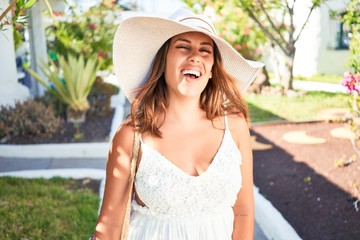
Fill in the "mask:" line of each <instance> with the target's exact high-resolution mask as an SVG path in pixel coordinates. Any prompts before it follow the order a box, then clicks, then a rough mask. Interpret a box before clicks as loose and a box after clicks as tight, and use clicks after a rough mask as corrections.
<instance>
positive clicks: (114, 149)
mask: <svg viewBox="0 0 360 240" xmlns="http://www.w3.org/2000/svg"><path fill="white" fill-rule="evenodd" d="M134 131H135V130H134V127H133V126H131V125H128V121H127V120H125V121H124V122H123V123H122V124H121V125H120V126H119V127H118V129H117V130H116V133H115V134H114V137H113V139H112V141H111V145H110V152H109V154H110V155H112V154H116V153H117V154H121V155H123V156H124V155H125V156H131V154H132V149H133V143H134ZM117 154H116V155H117Z"/></svg>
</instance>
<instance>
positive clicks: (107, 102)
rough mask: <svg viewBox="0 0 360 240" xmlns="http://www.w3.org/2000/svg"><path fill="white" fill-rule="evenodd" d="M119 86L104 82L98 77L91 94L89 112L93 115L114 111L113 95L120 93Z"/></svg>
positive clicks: (102, 114) (103, 114) (104, 114)
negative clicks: (112, 104) (112, 105)
mask: <svg viewBox="0 0 360 240" xmlns="http://www.w3.org/2000/svg"><path fill="white" fill-rule="evenodd" d="M118 92H119V88H118V87H116V86H114V85H112V84H110V83H106V82H104V80H103V79H102V78H101V77H97V78H96V80H95V83H94V86H93V88H92V89H91V92H90V94H89V97H88V99H89V102H90V109H89V111H88V114H91V115H93V116H106V115H108V114H110V113H111V112H112V108H111V96H113V95H115V94H118Z"/></svg>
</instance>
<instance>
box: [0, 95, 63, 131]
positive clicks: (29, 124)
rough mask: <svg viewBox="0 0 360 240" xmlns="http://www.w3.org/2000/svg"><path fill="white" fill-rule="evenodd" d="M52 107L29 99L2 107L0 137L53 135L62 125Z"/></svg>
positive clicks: (0, 110) (0, 112)
mask: <svg viewBox="0 0 360 240" xmlns="http://www.w3.org/2000/svg"><path fill="white" fill-rule="evenodd" d="M60 123H61V121H60V119H59V118H57V117H56V116H55V114H54V112H53V110H52V108H51V107H46V106H45V105H44V104H43V103H40V102H37V101H34V100H29V101H26V102H23V103H20V102H17V103H16V104H15V107H5V106H2V107H1V109H0V138H3V137H11V136H29V135H31V136H39V135H50V136H51V135H52V134H53V133H55V132H56V131H57V130H58V128H59V126H60Z"/></svg>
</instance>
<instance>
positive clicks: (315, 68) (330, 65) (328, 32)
mask: <svg viewBox="0 0 360 240" xmlns="http://www.w3.org/2000/svg"><path fill="white" fill-rule="evenodd" d="M299 3H300V2H299ZM308 4H309V3H304V5H303V6H301V7H302V8H303V9H302V11H300V12H301V14H303V16H301V18H304V17H305V15H306V14H307V13H308V10H307V9H305V8H307V7H306V5H308ZM345 7H346V2H344V1H338V0H329V1H327V2H326V4H323V5H321V6H320V8H317V9H315V10H314V11H313V14H312V16H311V17H310V20H309V22H308V24H307V26H306V27H305V29H304V32H303V34H302V36H300V40H299V41H298V43H297V44H296V47H297V52H296V56H295V64H294V75H295V76H312V75H314V74H342V73H343V72H344V71H346V66H345V64H346V62H347V59H348V56H349V51H348V50H339V49H336V46H337V43H336V39H337V31H338V26H339V22H338V20H334V19H331V18H330V10H337V11H339V10H341V11H342V10H344V9H345Z"/></svg>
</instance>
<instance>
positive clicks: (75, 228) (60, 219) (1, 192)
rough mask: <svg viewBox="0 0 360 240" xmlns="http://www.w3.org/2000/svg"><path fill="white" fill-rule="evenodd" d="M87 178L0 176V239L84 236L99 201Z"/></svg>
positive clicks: (83, 237)
mask: <svg viewBox="0 0 360 240" xmlns="http://www.w3.org/2000/svg"><path fill="white" fill-rule="evenodd" d="M88 182H89V180H87V179H84V180H81V181H77V180H72V179H62V178H52V179H48V180H46V179H22V178H13V177H1V178H0V199H1V207H0V215H1V218H0V239H59V240H60V239H63V240H68V239H88V238H89V236H90V235H91V233H92V232H93V229H94V225H95V222H96V219H97V209H98V205H99V198H98V195H97V194H96V193H94V192H92V191H91V190H90V189H89V187H88V184H89V183H88Z"/></svg>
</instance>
